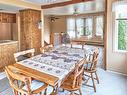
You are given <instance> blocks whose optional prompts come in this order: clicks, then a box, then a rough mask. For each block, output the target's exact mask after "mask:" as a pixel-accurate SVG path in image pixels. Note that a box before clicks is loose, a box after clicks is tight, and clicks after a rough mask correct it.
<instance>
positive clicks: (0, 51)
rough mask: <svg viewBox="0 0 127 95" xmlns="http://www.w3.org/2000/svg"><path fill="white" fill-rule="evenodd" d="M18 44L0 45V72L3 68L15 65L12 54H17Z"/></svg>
mask: <svg viewBox="0 0 127 95" xmlns="http://www.w3.org/2000/svg"><path fill="white" fill-rule="evenodd" d="M17 49H18V43H17V42H12V43H11V42H9V43H6V44H3V45H1V44H0V71H1V69H3V68H4V67H5V66H7V65H9V64H13V63H15V60H14V56H13V54H14V53H15V52H17Z"/></svg>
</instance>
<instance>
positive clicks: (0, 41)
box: [0, 40, 18, 45]
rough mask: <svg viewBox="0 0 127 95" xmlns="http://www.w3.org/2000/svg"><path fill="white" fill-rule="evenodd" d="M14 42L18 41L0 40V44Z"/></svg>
mask: <svg viewBox="0 0 127 95" xmlns="http://www.w3.org/2000/svg"><path fill="white" fill-rule="evenodd" d="M14 43H18V41H13V40H0V45H6V44H14Z"/></svg>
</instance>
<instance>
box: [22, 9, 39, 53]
mask: <svg viewBox="0 0 127 95" xmlns="http://www.w3.org/2000/svg"><path fill="white" fill-rule="evenodd" d="M40 20H41V11H38V10H32V9H26V10H21V11H20V30H21V31H20V41H21V43H20V46H21V50H27V49H31V48H34V49H35V53H36V54H38V53H39V52H40V47H41V29H39V28H38V22H39V21H40Z"/></svg>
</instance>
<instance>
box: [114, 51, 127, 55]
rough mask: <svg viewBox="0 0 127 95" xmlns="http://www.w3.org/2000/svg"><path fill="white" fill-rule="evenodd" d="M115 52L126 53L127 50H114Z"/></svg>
mask: <svg viewBox="0 0 127 95" xmlns="http://www.w3.org/2000/svg"><path fill="white" fill-rule="evenodd" d="M114 52H115V53H125V54H127V50H114Z"/></svg>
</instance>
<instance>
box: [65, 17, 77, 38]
mask: <svg viewBox="0 0 127 95" xmlns="http://www.w3.org/2000/svg"><path fill="white" fill-rule="evenodd" d="M67 33H68V34H69V36H70V38H75V35H76V34H75V19H73V18H68V19H67Z"/></svg>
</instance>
